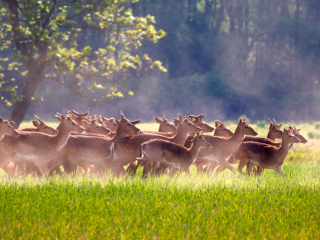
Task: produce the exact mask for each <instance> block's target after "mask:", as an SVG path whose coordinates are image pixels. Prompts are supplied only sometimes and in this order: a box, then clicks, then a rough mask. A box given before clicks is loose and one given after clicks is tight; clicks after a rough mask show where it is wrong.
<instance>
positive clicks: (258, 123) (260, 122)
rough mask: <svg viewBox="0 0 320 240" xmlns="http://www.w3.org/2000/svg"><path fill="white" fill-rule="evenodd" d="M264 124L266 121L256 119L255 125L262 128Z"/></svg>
mask: <svg viewBox="0 0 320 240" xmlns="http://www.w3.org/2000/svg"><path fill="white" fill-rule="evenodd" d="M265 126H266V122H265V121H258V122H257V127H261V128H264V127H265Z"/></svg>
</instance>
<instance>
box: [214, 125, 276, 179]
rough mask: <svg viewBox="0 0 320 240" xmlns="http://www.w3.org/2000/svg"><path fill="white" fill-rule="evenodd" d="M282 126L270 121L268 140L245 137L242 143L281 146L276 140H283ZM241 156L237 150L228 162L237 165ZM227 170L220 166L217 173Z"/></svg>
mask: <svg viewBox="0 0 320 240" xmlns="http://www.w3.org/2000/svg"><path fill="white" fill-rule="evenodd" d="M269 120H270V119H269ZM281 126H282V124H280V125H277V124H275V123H273V122H272V121H271V120H270V125H269V131H268V135H267V138H263V137H255V136H245V137H244V139H243V140H242V142H249V141H251V142H260V143H266V144H271V145H274V146H280V145H279V144H280V143H277V142H275V141H274V140H275V139H281V138H282V131H281ZM239 154H240V155H241V153H240V152H239V151H238V150H237V151H236V152H234V153H233V154H232V155H231V156H230V157H229V158H228V160H227V162H228V163H230V164H233V163H236V161H237V160H236V159H238V160H240V161H241V160H242V158H241V156H238V155H239ZM225 169H226V167H225V166H220V167H218V168H217V170H216V173H217V174H218V173H220V172H222V171H223V170H225Z"/></svg>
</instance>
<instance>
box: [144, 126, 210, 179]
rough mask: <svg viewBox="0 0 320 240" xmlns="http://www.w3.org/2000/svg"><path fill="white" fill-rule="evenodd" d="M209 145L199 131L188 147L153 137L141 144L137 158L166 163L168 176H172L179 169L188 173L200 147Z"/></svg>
mask: <svg viewBox="0 0 320 240" xmlns="http://www.w3.org/2000/svg"><path fill="white" fill-rule="evenodd" d="M209 147H211V144H210V143H208V142H207V141H206V140H205V139H204V137H203V136H202V134H199V132H197V133H196V135H195V136H194V138H193V140H192V145H191V147H190V148H189V149H188V148H185V147H184V146H181V145H179V144H176V143H173V142H170V141H167V140H163V139H154V140H150V141H148V142H146V143H143V144H142V145H141V147H140V152H141V155H140V158H138V160H139V161H146V160H147V161H152V162H158V163H162V164H165V165H167V166H168V167H169V168H170V171H169V176H173V174H174V173H175V172H176V171H177V170H179V169H181V170H183V171H185V172H186V173H190V172H189V168H190V166H191V164H192V163H193V161H194V160H195V159H196V157H197V155H198V153H199V151H200V148H209Z"/></svg>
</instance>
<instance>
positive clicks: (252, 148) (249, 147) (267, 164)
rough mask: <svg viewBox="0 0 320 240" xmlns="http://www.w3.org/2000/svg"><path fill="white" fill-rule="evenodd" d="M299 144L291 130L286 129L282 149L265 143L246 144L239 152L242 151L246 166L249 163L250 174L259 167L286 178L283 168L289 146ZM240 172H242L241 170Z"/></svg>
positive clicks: (243, 144) (242, 145)
mask: <svg viewBox="0 0 320 240" xmlns="http://www.w3.org/2000/svg"><path fill="white" fill-rule="evenodd" d="M299 142H300V140H299V139H298V138H297V137H295V136H294V135H293V134H292V132H291V131H290V130H287V129H286V128H285V129H284V131H283V134H282V144H281V147H280V148H277V147H275V146H272V145H268V144H264V143H258V142H244V143H242V144H241V146H240V147H239V151H241V152H242V154H243V155H245V157H246V159H247V162H245V164H247V163H249V165H248V167H249V169H248V172H249V173H250V170H251V168H252V167H253V166H259V167H260V168H262V169H265V168H266V169H274V170H275V171H276V172H278V173H279V174H281V175H282V176H284V173H283V171H282V166H283V163H284V159H285V157H286V156H287V154H288V151H289V145H290V144H293V143H299ZM239 171H240V172H241V169H240V168H239Z"/></svg>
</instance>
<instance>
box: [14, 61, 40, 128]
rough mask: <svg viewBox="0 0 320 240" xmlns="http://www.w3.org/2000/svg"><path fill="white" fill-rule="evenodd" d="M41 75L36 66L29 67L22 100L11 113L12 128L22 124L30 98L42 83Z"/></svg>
mask: <svg viewBox="0 0 320 240" xmlns="http://www.w3.org/2000/svg"><path fill="white" fill-rule="evenodd" d="M42 73H43V69H41V68H40V67H38V66H34V65H33V66H30V67H29V73H28V78H27V80H26V82H25V83H24V86H23V89H22V93H21V95H23V96H24V97H23V99H22V101H21V102H18V103H16V104H15V105H14V109H13V111H12V113H11V117H10V121H14V122H15V124H14V127H15V128H18V127H19V125H20V123H21V122H22V120H23V118H24V115H25V114H26V112H27V109H28V107H29V105H30V102H31V98H32V97H33V96H34V94H35V92H36V89H37V87H38V86H39V84H40V82H41V81H42V77H41V76H42Z"/></svg>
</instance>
